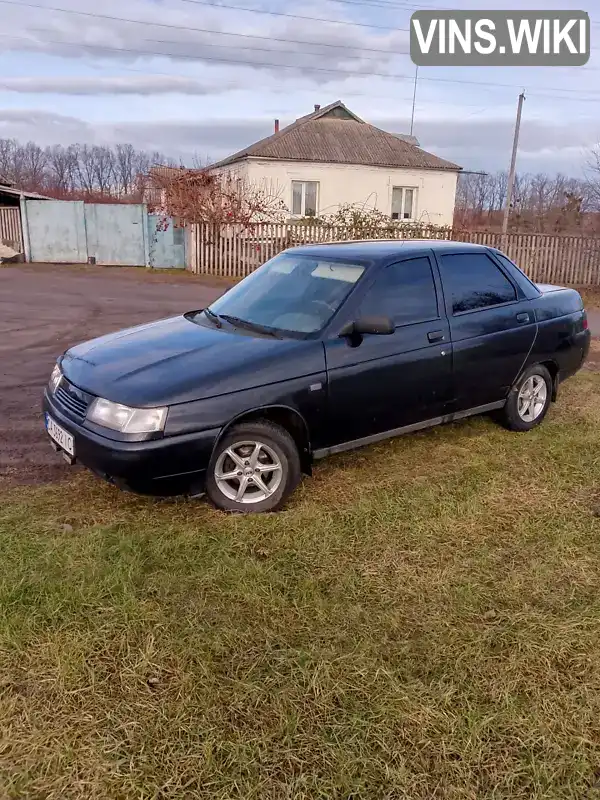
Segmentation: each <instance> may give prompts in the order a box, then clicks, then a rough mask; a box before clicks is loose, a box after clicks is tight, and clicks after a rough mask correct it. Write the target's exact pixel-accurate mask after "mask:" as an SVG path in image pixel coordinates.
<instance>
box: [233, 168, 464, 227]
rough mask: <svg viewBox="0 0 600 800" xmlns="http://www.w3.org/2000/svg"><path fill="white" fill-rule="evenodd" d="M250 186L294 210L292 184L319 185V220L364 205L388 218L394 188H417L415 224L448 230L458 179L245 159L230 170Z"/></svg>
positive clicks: (425, 173) (439, 173)
mask: <svg viewBox="0 0 600 800" xmlns="http://www.w3.org/2000/svg"><path fill="white" fill-rule="evenodd" d="M234 167H235V169H236V171H237V172H238V173H239V174H240V175H243V177H245V178H247V179H248V180H249V181H250V182H251V183H256V184H261V185H265V184H266V185H268V186H270V187H272V190H273V191H278V192H280V193H281V199H282V200H283V201H284V203H285V204H286V206H287V207H288V208H289V209H291V207H292V181H296V180H298V181H318V183H319V194H318V206H319V208H318V212H319V215H322V214H331V213H334V212H335V211H336V210H337V208H338V207H339V206H340V205H341V204H344V203H351V204H353V205H354V204H358V205H362V204H364V205H365V206H366V207H368V208H376V209H378V210H379V211H382V212H383V213H385V214H390V215H391V210H392V188H393V187H394V186H402V187H405V188H416V189H417V198H416V214H415V219H417V220H418V221H420V222H425V223H431V224H433V225H451V224H452V218H453V214H454V201H455V195H456V182H457V173H456V172H449V171H445V170H444V171H436V170H408V169H387V168H385V167H365V166H354V165H349V164H319V163H316V162H315V163H310V162H295V161H273V160H267V159H264V160H261V159H249V160H248V161H247V162H246V163H244V164H243V165H242V164H237V165H232V166H231V167H230V169H232V170H233V168H234Z"/></svg>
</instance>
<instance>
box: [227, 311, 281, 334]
mask: <svg viewBox="0 0 600 800" xmlns="http://www.w3.org/2000/svg"><path fill="white" fill-rule="evenodd" d="M219 316H220V317H221V319H224V320H225V321H226V322H230V323H231V324H232V325H238V326H239V327H240V328H248V330H250V331H256V332H257V333H264V334H265V335H266V336H274V337H275V338H276V339H279V338H280V337H279V336H278V335H277V332H276V331H274V330H273V328H267V327H265V326H264V325H259V323H258V322H250V320H248V319H240V317H232V316H231V315H230V314H220V315H219Z"/></svg>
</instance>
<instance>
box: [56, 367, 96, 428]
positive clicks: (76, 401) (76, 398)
mask: <svg viewBox="0 0 600 800" xmlns="http://www.w3.org/2000/svg"><path fill="white" fill-rule="evenodd" d="M54 399H55V401H56V403H57V404H58V405H59V407H60V408H61V409H62V410H63V411H64V412H65V414H66V415H67V416H68V417H70V418H71V419H73V420H76V421H77V422H83V420H84V419H85V415H86V412H87V410H88V408H89V405H90V403H91V402H92V400H93V397H92V395H91V394H88V393H87V392H84V391H82V390H81V389H78V388H77V386H73V384H72V383H70V382H69V381H68V380H67V379H66V378H65V377H64V376H63V377H62V378H61V380H60V383H59V384H58V386H57V387H56V391H55V392H54Z"/></svg>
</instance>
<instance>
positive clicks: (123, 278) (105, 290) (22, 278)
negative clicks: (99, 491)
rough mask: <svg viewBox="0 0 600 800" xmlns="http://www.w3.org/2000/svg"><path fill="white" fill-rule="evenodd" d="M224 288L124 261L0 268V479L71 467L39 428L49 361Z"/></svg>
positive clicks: (1, 482)
mask: <svg viewBox="0 0 600 800" xmlns="http://www.w3.org/2000/svg"><path fill="white" fill-rule="evenodd" d="M226 288H227V284H226V283H225V282H224V281H219V280H218V279H217V280H211V281H210V282H209V281H208V280H206V281H205V280H204V279H202V280H200V279H199V278H198V277H196V276H194V275H191V274H189V273H186V272H183V271H180V270H176V271H171V270H169V271H161V272H158V271H150V270H145V269H142V268H135V267H132V268H129V267H88V266H62V265H61V266H56V265H25V266H19V267H15V266H9V267H6V266H4V267H2V268H0V487H5V486H8V485H10V484H12V485H14V484H15V483H19V484H27V483H45V482H50V481H56V480H59V479H60V478H64V477H66V476H68V475H69V474H70V472H69V470H67V469H66V468H65V465H64V463H63V462H62V461H61V459H60V458H59V457H58V456H57V455H56V453H55V452H54V451H53V450H52V448H51V447H50V445H49V443H48V440H47V437H46V434H45V433H44V430H43V425H42V418H41V398H42V392H43V387H44V385H45V383H46V381H47V380H48V377H49V375H50V372H51V370H52V366H53V364H54V362H55V360H56V358H57V356H59V355H60V354H61V353H63V352H64V351H65V350H66V349H67V348H68V347H70V346H72V345H74V344H76V343H77V342H81V341H85V340H86V339H91V338H93V337H95V336H100V335H102V334H104V333H109V332H111V331H116V330H119V329H121V328H125V327H128V326H131V325H138V324H141V323H143V322H150V321H151V320H153V319H160V318H161V317H166V316H170V315H174V314H181V313H183V312H185V311H189V310H191V309H194V308H202V307H203V306H204V305H206V303H209V302H211V301H212V300H214V299H215V298H216V297H218V296H219V295H220V294H222V293H223V292H224V291H225V290H226Z"/></svg>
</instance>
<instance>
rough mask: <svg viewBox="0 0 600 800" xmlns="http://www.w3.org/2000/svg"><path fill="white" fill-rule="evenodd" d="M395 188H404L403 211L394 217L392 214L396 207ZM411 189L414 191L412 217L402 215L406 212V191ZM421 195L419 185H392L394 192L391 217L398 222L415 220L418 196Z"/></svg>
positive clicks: (391, 202) (391, 199)
mask: <svg viewBox="0 0 600 800" xmlns="http://www.w3.org/2000/svg"><path fill="white" fill-rule="evenodd" d="M394 189H400V190H402V203H401V207H402V211H401V212H400V214H401V216H399V217H393V216H392V214H393V213H394V212H393V208H394ZM407 190H409V191H411V192H412V193H413V203H412V214H411V216H410V217H404V216H402V215H403V214H404V205H405V202H406V191H407ZM418 195H419V187H418V186H392V192H391V195H390V219H393V220H394V221H396V222H415V221H416V219H417V197H418Z"/></svg>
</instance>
